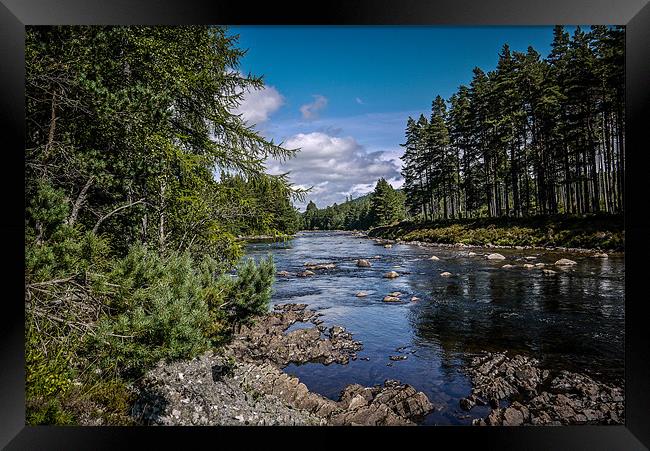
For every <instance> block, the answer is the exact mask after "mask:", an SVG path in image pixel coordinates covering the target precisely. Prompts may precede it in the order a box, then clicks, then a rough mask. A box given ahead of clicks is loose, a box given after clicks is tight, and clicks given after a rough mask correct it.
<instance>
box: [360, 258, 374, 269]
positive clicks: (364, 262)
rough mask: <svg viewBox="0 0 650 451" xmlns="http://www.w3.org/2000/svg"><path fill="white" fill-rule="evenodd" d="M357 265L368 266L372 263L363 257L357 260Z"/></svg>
mask: <svg viewBox="0 0 650 451" xmlns="http://www.w3.org/2000/svg"><path fill="white" fill-rule="evenodd" d="M357 266H358V267H360V268H370V267H371V266H372V264H371V263H370V262H369V261H368V260H366V259H364V258H360V259H359V260H357Z"/></svg>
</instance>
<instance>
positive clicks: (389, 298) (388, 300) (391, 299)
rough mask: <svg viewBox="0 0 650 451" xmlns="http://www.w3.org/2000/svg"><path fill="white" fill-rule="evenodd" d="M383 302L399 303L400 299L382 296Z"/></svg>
mask: <svg viewBox="0 0 650 451" xmlns="http://www.w3.org/2000/svg"><path fill="white" fill-rule="evenodd" d="M383 301H384V302H400V301H401V299H400V298H398V297H397V296H384V299H383Z"/></svg>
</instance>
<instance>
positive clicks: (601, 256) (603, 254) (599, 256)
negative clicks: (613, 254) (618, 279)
mask: <svg viewBox="0 0 650 451" xmlns="http://www.w3.org/2000/svg"><path fill="white" fill-rule="evenodd" d="M592 257H594V258H608V257H609V255H607V254H606V253H604V252H596V253H595V254H594V255H592Z"/></svg>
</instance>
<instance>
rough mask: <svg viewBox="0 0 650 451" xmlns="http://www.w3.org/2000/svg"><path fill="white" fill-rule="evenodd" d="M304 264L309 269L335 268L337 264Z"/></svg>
mask: <svg viewBox="0 0 650 451" xmlns="http://www.w3.org/2000/svg"><path fill="white" fill-rule="evenodd" d="M304 266H305V267H306V268H307V269H311V270H317V269H334V268H336V265H335V264H334V263H309V262H307V263H305V264H304Z"/></svg>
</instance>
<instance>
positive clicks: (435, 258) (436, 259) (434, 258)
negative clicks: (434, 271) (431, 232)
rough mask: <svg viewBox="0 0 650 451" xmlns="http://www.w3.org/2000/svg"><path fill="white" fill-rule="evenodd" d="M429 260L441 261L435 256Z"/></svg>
mask: <svg viewBox="0 0 650 451" xmlns="http://www.w3.org/2000/svg"><path fill="white" fill-rule="evenodd" d="M429 260H434V261H438V260H440V259H439V258H438V257H436V256H435V255H432V256H431V257H429Z"/></svg>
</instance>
